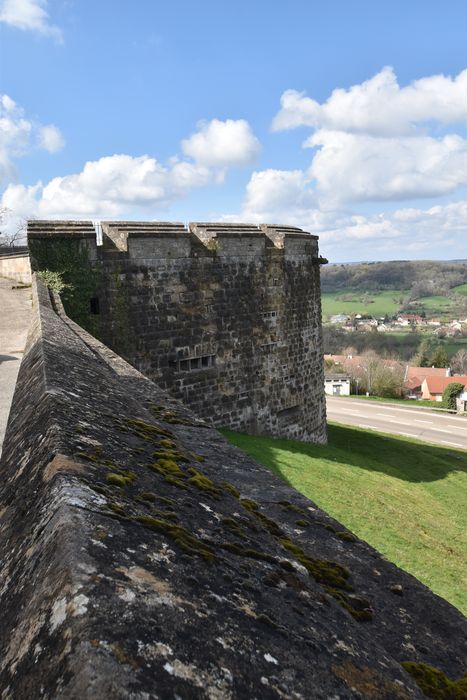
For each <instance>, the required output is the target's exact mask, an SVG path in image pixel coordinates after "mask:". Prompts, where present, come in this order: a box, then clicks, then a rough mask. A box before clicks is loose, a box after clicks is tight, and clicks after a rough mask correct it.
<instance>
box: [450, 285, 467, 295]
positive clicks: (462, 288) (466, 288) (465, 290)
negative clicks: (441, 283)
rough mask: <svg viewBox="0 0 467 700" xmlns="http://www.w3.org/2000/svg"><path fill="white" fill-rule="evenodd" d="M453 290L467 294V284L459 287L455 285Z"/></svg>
mask: <svg viewBox="0 0 467 700" xmlns="http://www.w3.org/2000/svg"><path fill="white" fill-rule="evenodd" d="M451 291H452V292H457V294H465V296H467V284H461V285H459V286H458V287H453V289H452V290H451Z"/></svg>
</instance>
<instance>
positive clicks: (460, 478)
mask: <svg viewBox="0 0 467 700" xmlns="http://www.w3.org/2000/svg"><path fill="white" fill-rule="evenodd" d="M224 434H225V435H226V437H227V438H228V439H229V440H230V441H231V442H232V443H233V444H235V445H237V446H238V447H239V448H240V449H242V450H244V451H245V452H247V453H248V454H249V455H251V456H252V457H253V458H254V459H256V460H257V461H258V462H261V463H262V464H264V465H265V466H267V467H269V468H270V469H271V470H272V471H273V472H274V473H276V474H279V475H280V476H282V477H283V478H284V479H285V480H286V481H287V482H288V483H289V484H291V485H292V486H294V487H295V488H296V489H297V490H298V491H301V492H302V493H303V494H305V495H306V496H307V497H308V498H310V499H311V500H312V501H314V502H315V503H316V504H317V505H318V506H320V507H321V508H323V509H324V510H326V511H327V512H328V513H329V514H330V515H332V516H333V517H335V518H336V519H337V520H339V521H340V522H341V523H343V524H344V525H346V526H347V527H348V528H350V529H351V530H352V531H353V532H355V534H357V535H358V536H359V537H361V538H362V539H364V540H366V541H367V542H369V543H370V544H371V545H372V546H373V547H375V548H376V549H377V550H378V551H380V552H381V553H382V554H384V555H385V556H386V557H387V558H388V559H389V560H391V561H393V562H394V563H396V564H397V565H398V566H400V567H402V568H403V569H405V570H406V571H409V572H410V573H411V574H413V575H414V576H416V577H417V578H418V579H420V580H421V581H423V583H425V584H426V585H427V586H429V587H430V588H431V589H432V590H433V591H435V592H436V593H438V594H439V595H441V596H443V597H444V598H446V599H447V600H449V601H450V602H451V603H452V604H453V605H456V606H457V607H458V608H459V609H461V610H462V611H463V612H464V613H467V585H466V581H465V574H466V572H467V541H466V536H465V535H466V532H467V453H466V452H462V451H460V450H450V449H444V448H440V447H435V446H431V445H427V444H426V443H421V442H418V441H415V440H408V439H405V438H399V437H395V436H388V435H381V434H378V433H375V432H372V431H364V430H359V429H357V428H350V427H344V426H340V425H335V424H330V425H329V444H328V445H327V446H319V445H312V444H307V443H301V442H296V441H293V440H279V439H273V438H265V437H252V436H249V435H243V434H239V433H233V432H231V431H225V432H224ZM463 577H464V583H463V584H462V578H463Z"/></svg>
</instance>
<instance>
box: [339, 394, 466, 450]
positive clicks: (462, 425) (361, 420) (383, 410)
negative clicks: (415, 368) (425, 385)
mask: <svg viewBox="0 0 467 700" xmlns="http://www.w3.org/2000/svg"><path fill="white" fill-rule="evenodd" d="M326 406H327V416H328V419H329V420H330V421H334V422H336V423H342V424H344V425H355V426H357V427H359V428H370V429H372V430H379V431H380V432H382V433H393V434H395V435H405V436H407V437H412V438H417V439H418V440H423V441H425V442H431V443H434V444H436V445H441V446H442V447H457V448H458V449H463V450H467V418H463V417H461V416H453V415H451V414H449V415H443V414H440V413H433V412H432V411H430V410H424V409H423V408H415V407H414V408H405V407H403V406H398V405H395V404H390V403H380V402H379V401H360V400H358V399H348V398H346V397H344V396H339V397H334V396H327V397H326Z"/></svg>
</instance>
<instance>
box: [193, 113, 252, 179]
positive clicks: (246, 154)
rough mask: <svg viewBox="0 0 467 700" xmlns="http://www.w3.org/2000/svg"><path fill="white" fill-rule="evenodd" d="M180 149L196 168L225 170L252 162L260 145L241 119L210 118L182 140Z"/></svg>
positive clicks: (247, 125)
mask: <svg viewBox="0 0 467 700" xmlns="http://www.w3.org/2000/svg"><path fill="white" fill-rule="evenodd" d="M182 149H183V152H184V153H185V155H187V156H190V157H191V158H193V160H194V161H195V163H198V164H199V165H203V166H206V167H209V168H213V167H214V168H226V167H231V166H243V165H250V164H251V163H253V162H254V160H255V158H256V157H257V155H258V153H259V150H260V144H259V141H258V139H257V138H256V136H255V135H254V134H253V132H252V130H251V128H250V125H249V124H248V122H247V121H245V120H244V119H237V120H234V119H226V120H225V121H220V120H219V119H213V120H212V121H209V122H202V123H201V124H200V125H199V129H198V131H197V132H196V133H194V134H192V136H190V137H189V138H187V139H185V140H184V141H182Z"/></svg>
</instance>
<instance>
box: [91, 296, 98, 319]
mask: <svg viewBox="0 0 467 700" xmlns="http://www.w3.org/2000/svg"><path fill="white" fill-rule="evenodd" d="M89 309H90V311H91V313H92V314H94V315H96V316H97V314H99V313H100V312H99V298H98V297H92V298H91V299H90V300H89Z"/></svg>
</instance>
